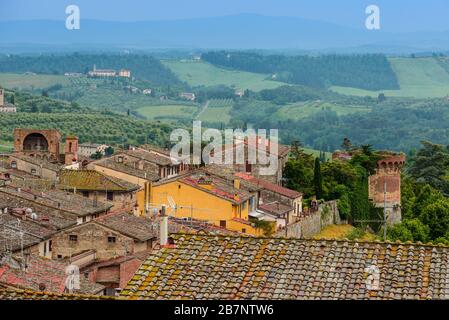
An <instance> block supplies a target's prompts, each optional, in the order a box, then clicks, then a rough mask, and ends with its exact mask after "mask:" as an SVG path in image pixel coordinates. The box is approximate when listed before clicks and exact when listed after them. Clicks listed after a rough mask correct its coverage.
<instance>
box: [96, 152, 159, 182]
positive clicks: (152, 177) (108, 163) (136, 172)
mask: <svg viewBox="0 0 449 320" xmlns="http://www.w3.org/2000/svg"><path fill="white" fill-rule="evenodd" d="M94 163H95V165H98V166H100V167H105V168H108V169H112V170H116V171H119V172H123V173H126V174H129V175H131V176H135V177H139V178H141V179H146V180H148V181H158V180H159V175H157V174H156V173H155V172H153V171H151V170H148V169H147V170H140V169H138V168H137V167H133V166H132V165H127V164H124V163H120V162H117V161H115V160H114V159H111V158H105V159H102V160H99V161H95V162H94Z"/></svg>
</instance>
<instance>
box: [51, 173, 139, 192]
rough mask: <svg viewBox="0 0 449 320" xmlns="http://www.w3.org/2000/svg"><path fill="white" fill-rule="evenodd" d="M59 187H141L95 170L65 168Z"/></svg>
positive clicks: (124, 188)
mask: <svg viewBox="0 0 449 320" xmlns="http://www.w3.org/2000/svg"><path fill="white" fill-rule="evenodd" d="M59 187H60V188H61V189H64V190H73V189H74V188H76V189H77V190H97V191H106V190H107V191H123V192H129V191H135V190H138V189H139V188H140V187H139V186H138V185H135V184H132V183H129V182H127V181H124V180H121V179H118V178H114V177H110V176H107V175H105V174H103V173H101V172H98V171H94V170H63V171H61V172H60V174H59Z"/></svg>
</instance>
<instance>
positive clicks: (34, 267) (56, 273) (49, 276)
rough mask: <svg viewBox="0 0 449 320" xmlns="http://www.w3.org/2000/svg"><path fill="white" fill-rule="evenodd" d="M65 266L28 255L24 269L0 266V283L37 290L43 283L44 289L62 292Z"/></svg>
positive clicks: (6, 265) (5, 265)
mask: <svg viewBox="0 0 449 320" xmlns="http://www.w3.org/2000/svg"><path fill="white" fill-rule="evenodd" d="M65 268H66V266H65V265H64V264H63V263H60V262H57V261H53V260H48V259H43V258H38V257H34V256H30V261H29V262H28V267H27V270H26V271H22V270H21V269H14V268H11V267H10V266H9V265H8V264H4V265H2V266H0V283H3V284H5V285H9V286H12V287H18V288H27V289H33V290H38V289H39V284H45V286H46V289H45V291H49V292H57V293H62V292H64V288H65V279H66V274H65Z"/></svg>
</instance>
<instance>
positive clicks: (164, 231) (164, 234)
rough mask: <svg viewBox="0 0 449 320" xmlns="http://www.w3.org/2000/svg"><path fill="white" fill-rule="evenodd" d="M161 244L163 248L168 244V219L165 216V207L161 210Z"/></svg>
mask: <svg viewBox="0 0 449 320" xmlns="http://www.w3.org/2000/svg"><path fill="white" fill-rule="evenodd" d="M160 228H161V229H160V232H159V238H160V244H161V246H165V245H167V242H168V217H167V216H166V215H165V205H162V208H161V224H160Z"/></svg>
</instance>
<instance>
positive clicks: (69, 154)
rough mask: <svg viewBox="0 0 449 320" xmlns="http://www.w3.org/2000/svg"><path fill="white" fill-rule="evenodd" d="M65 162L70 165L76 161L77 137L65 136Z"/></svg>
mask: <svg viewBox="0 0 449 320" xmlns="http://www.w3.org/2000/svg"><path fill="white" fill-rule="evenodd" d="M64 154H65V164H66V165H71V164H73V163H76V162H78V137H76V136H67V138H66V139H65V151H64Z"/></svg>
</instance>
